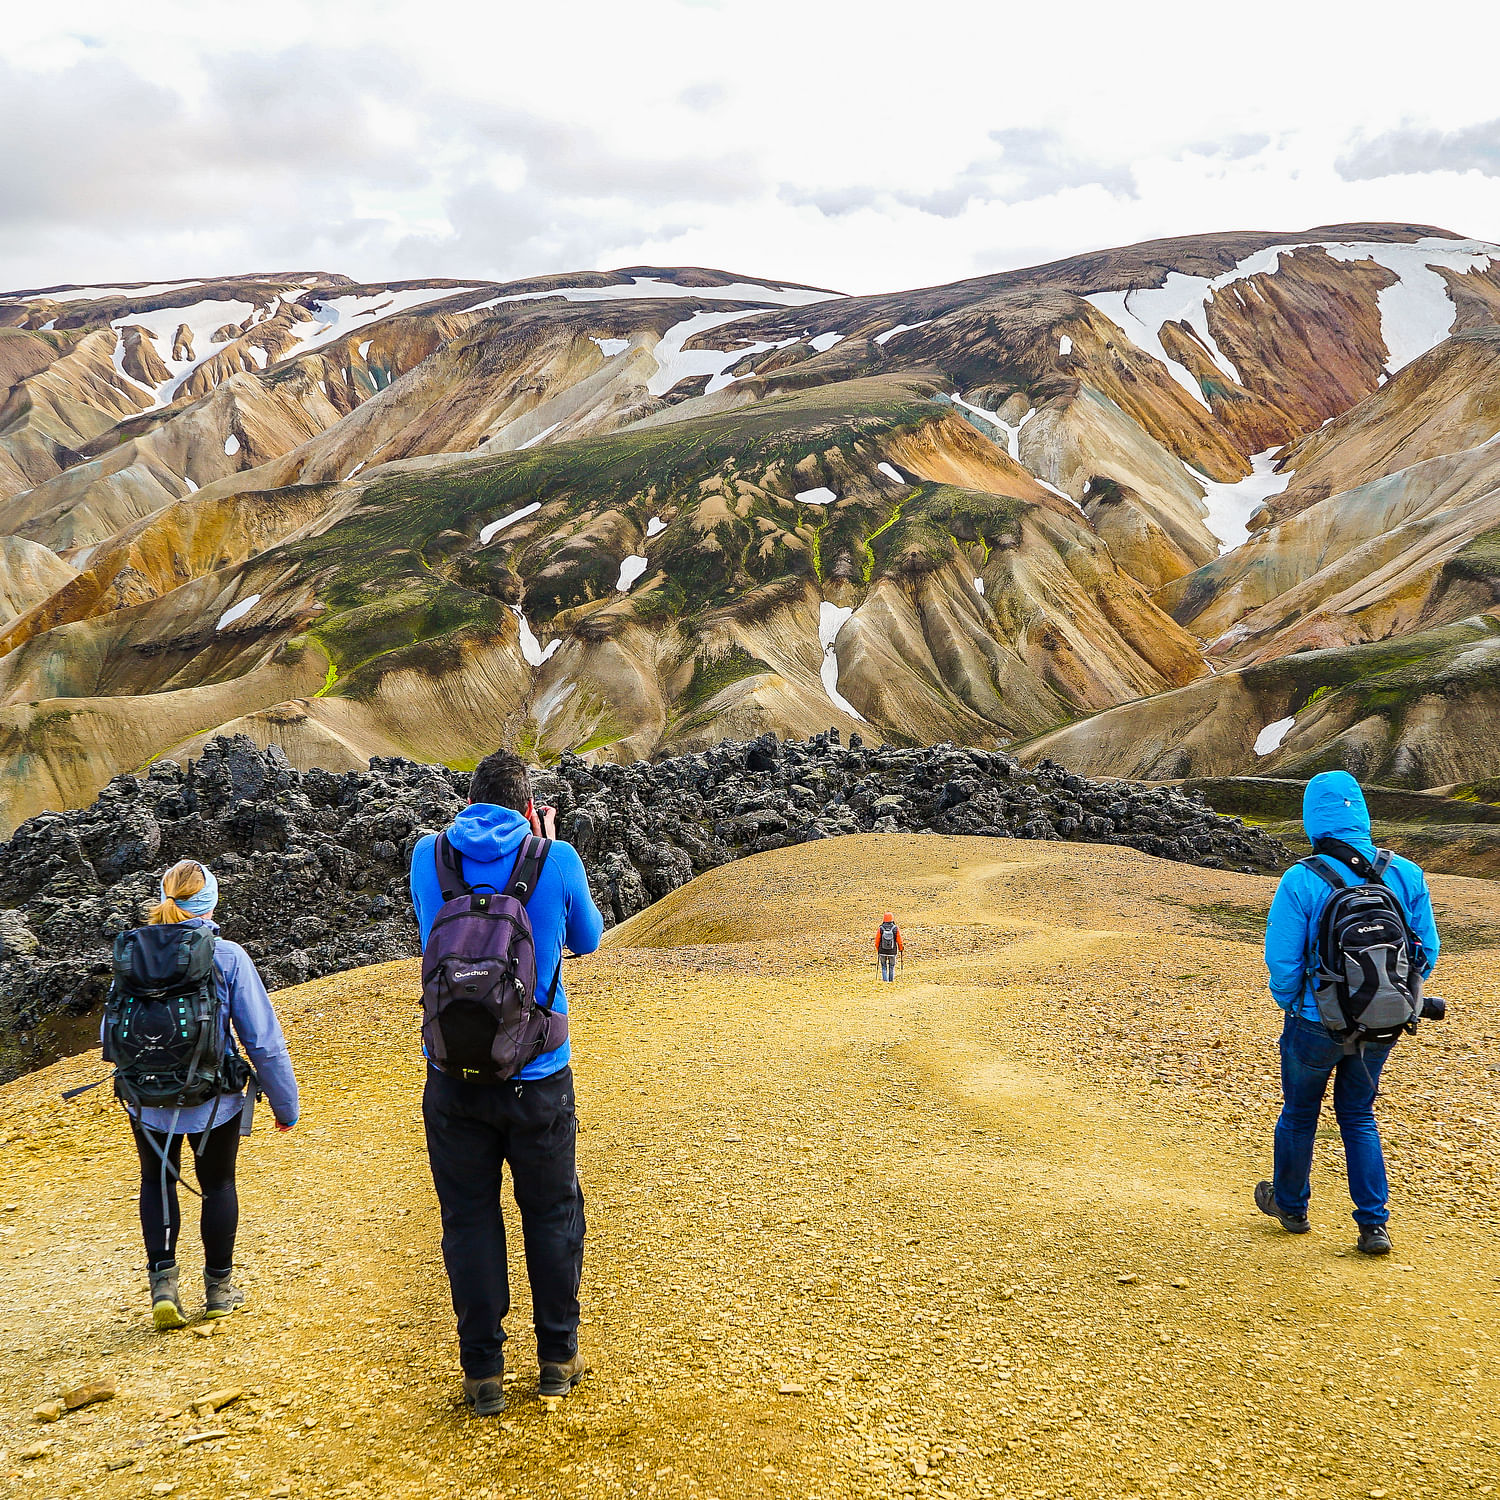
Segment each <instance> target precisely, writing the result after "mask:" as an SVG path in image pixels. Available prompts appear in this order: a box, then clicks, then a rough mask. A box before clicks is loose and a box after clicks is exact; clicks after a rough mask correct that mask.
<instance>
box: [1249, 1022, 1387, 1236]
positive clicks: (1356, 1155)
mask: <svg viewBox="0 0 1500 1500" xmlns="http://www.w3.org/2000/svg"><path fill="white" fill-rule="evenodd" d="M1390 1050H1391V1049H1390V1047H1389V1046H1385V1047H1366V1048H1365V1051H1364V1055H1363V1056H1362V1057H1361V1056H1360V1054H1359V1053H1357V1052H1356V1053H1354V1054H1353V1055H1352V1056H1348V1057H1346V1056H1345V1055H1344V1049H1343V1047H1342V1046H1341V1045H1340V1044H1339V1043H1338V1042H1336V1041H1334V1039H1333V1038H1332V1037H1331V1036H1329V1034H1328V1032H1327V1031H1326V1030H1324V1028H1323V1027H1322V1026H1321V1025H1319V1024H1318V1023H1317V1022H1316V1021H1307V1020H1304V1019H1303V1018H1302V1017H1301V1016H1297V1015H1293V1014H1292V1012H1290V1011H1288V1012H1287V1017H1286V1024H1285V1026H1284V1027H1283V1028H1282V1032H1281V1097H1282V1105H1281V1118H1280V1119H1279V1120H1277V1122H1276V1172H1275V1178H1274V1182H1273V1186H1274V1188H1275V1195H1276V1206H1277V1207H1278V1208H1279V1209H1281V1211H1282V1212H1283V1213H1287V1214H1293V1215H1302V1214H1305V1213H1306V1212H1307V1204H1308V1200H1309V1198H1311V1196H1312V1159H1313V1140H1314V1138H1315V1136H1316V1135H1317V1130H1318V1114H1319V1111H1320V1110H1321V1109H1322V1107H1323V1095H1324V1093H1325V1092H1326V1091H1327V1088H1328V1080H1329V1078H1330V1077H1331V1078H1332V1079H1333V1113H1334V1115H1335V1117H1336V1118H1337V1120H1338V1122H1339V1134H1340V1135H1342V1136H1343V1138H1344V1159H1345V1165H1346V1166H1347V1168H1348V1172H1349V1196H1350V1197H1351V1198H1352V1199H1353V1200H1354V1222H1355V1223H1356V1224H1384V1223H1385V1222H1386V1220H1387V1219H1388V1218H1390V1214H1389V1213H1388V1212H1387V1211H1386V1206H1385V1205H1386V1199H1387V1197H1388V1196H1389V1189H1388V1187H1387V1185H1386V1180H1385V1154H1384V1152H1382V1151H1381V1149H1380V1130H1379V1127H1378V1126H1377V1125H1376V1124H1375V1095H1376V1094H1377V1093H1378V1092H1379V1091H1380V1070H1381V1068H1383V1067H1384V1066H1385V1060H1386V1058H1387V1057H1388V1056H1389V1055H1390Z"/></svg>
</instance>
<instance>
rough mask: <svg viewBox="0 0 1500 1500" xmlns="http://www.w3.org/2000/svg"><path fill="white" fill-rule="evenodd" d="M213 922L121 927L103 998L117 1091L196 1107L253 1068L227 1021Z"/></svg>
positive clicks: (128, 1097) (232, 1089)
mask: <svg viewBox="0 0 1500 1500" xmlns="http://www.w3.org/2000/svg"><path fill="white" fill-rule="evenodd" d="M216 945H217V944H216V939H215V937H214V933H213V929H212V928H210V927H204V926H200V925H199V924H197V923H193V922H173V923H164V924H161V925H158V926H153V927H136V928H133V929H132V930H130V931H129V932H122V933H120V935H119V936H118V937H117V938H116V939H115V945H114V982H113V983H112V984H111V986H110V991H109V999H108V1000H107V1001H106V1002H105V1006H104V1060H105V1061H106V1062H112V1063H113V1064H114V1065H115V1074H114V1084H115V1093H116V1095H117V1096H118V1097H119V1098H120V1099H121V1101H122V1102H123V1103H124V1104H125V1105H126V1106H127V1107H130V1108H131V1109H133V1110H134V1111H137V1112H138V1111H139V1110H140V1108H141V1107H142V1106H143V1105H148V1106H149V1105H155V1106H159V1107H164V1108H168V1109H173V1108H179V1109H191V1108H192V1107H193V1106H194V1105H198V1104H206V1103H207V1102H208V1101H209V1100H210V1099H213V1098H216V1097H217V1096H219V1095H220V1094H227V1093H236V1092H238V1091H239V1090H240V1089H241V1088H243V1087H244V1085H245V1083H246V1081H247V1078H248V1074H249V1068H248V1067H247V1066H246V1064H245V1063H244V1061H243V1060H242V1059H241V1058H240V1057H239V1055H238V1054H237V1053H236V1052H235V1050H234V1047H233V1044H232V1042H231V1040H230V1038H229V1036H228V1035H227V1034H226V1033H227V1029H228V1028H227V1027H226V1026H225V1025H224V1021H223V1014H222V1010H223V1008H222V1006H221V1004H220V1001H219V993H218V987H217V985H216V983H215V980H214V949H215V947H216Z"/></svg>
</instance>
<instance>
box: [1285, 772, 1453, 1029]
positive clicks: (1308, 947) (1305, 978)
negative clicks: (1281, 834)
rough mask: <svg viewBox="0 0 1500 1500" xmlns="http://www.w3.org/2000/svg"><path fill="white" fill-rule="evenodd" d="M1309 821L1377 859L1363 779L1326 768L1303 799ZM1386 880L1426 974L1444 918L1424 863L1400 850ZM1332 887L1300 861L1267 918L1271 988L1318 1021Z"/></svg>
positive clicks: (1319, 832) (1315, 830) (1316, 833)
mask: <svg viewBox="0 0 1500 1500" xmlns="http://www.w3.org/2000/svg"><path fill="white" fill-rule="evenodd" d="M1302 826H1303V827H1304V828H1305V829H1306V830H1307V837H1308V839H1309V840H1310V841H1311V842H1312V843H1314V844H1316V843H1317V841H1318V840H1319V839H1320V838H1335V839H1342V840H1343V841H1344V842H1345V843H1346V844H1352V845H1353V846H1354V848H1356V849H1358V850H1359V852H1360V853H1361V854H1363V855H1365V856H1366V857H1367V858H1368V859H1374V858H1375V841H1374V838H1373V837H1372V836H1371V833H1370V810H1369V808H1368V807H1366V806H1365V794H1364V793H1363V792H1362V791H1360V789H1359V783H1358V782H1357V781H1356V780H1355V779H1354V778H1353V777H1352V776H1351V775H1350V774H1349V773H1348V772H1347V771H1324V772H1323V773H1322V775H1320V776H1314V777H1313V779H1312V780H1311V781H1309V782H1308V783H1307V790H1306V792H1305V793H1304V794H1303V797H1302ZM1329 862H1330V863H1331V864H1333V865H1334V866H1335V867H1336V868H1337V869H1339V870H1340V871H1342V872H1343V873H1344V875H1345V876H1346V877H1347V878H1348V879H1349V880H1351V881H1354V882H1356V883H1357V882H1358V880H1359V877H1358V876H1357V875H1356V874H1355V873H1354V871H1353V870H1351V869H1350V868H1349V867H1348V866H1347V865H1345V864H1343V863H1342V862H1341V861H1339V860H1336V859H1330V861H1329ZM1385 883H1386V885H1387V886H1389V887H1390V889H1391V890H1392V891H1393V892H1394V893H1395V896H1396V899H1397V900H1398V901H1399V902H1400V903H1401V906H1402V909H1403V910H1404V911H1405V912H1406V921H1407V925H1408V926H1409V927H1410V928H1411V930H1412V933H1413V935H1414V936H1415V937H1416V940H1417V954H1416V959H1417V963H1418V965H1419V966H1420V968H1421V971H1422V974H1423V976H1424V977H1425V976H1426V975H1428V974H1431V973H1432V966H1433V965H1434V964H1435V963H1436V962H1437V956H1438V946H1439V945H1438V933H1437V924H1436V923H1435V922H1434V921H1433V917H1432V897H1431V895H1430V894H1429V893H1428V890H1427V877H1426V876H1425V875H1424V874H1423V873H1422V867H1421V866H1420V865H1418V864H1413V863H1412V861H1411V860H1409V859H1402V858H1401V856H1400V855H1399V854H1398V855H1396V857H1395V858H1394V859H1392V861H1391V863H1390V867H1389V868H1388V869H1387V870H1386V872H1385ZM1332 895H1333V891H1332V889H1331V887H1330V886H1329V885H1328V883H1327V882H1326V881H1324V880H1323V879H1322V878H1321V877H1319V876H1318V875H1315V874H1314V873H1313V872H1312V871H1311V870H1309V869H1307V868H1306V867H1305V866H1304V865H1293V866H1292V868H1291V869H1290V870H1288V871H1287V872H1286V874H1285V875H1283V876H1282V877H1281V884H1280V885H1278V886H1277V887H1276V896H1275V899H1274V900H1272V902H1271V915H1270V919H1269V920H1268V921H1267V923H1266V968H1267V969H1268V970H1269V971H1270V975H1271V994H1272V996H1273V997H1274V998H1275V1001H1276V1003H1277V1004H1278V1005H1279V1006H1280V1007H1281V1008H1282V1009H1283V1010H1291V1009H1292V1008H1293V1006H1296V1013H1297V1014H1298V1015H1300V1016H1302V1017H1304V1018H1305V1019H1307V1020H1309V1021H1316V1020H1318V1002H1317V1001H1316V999H1314V997H1313V975H1314V973H1316V971H1317V953H1316V951H1315V950H1316V948H1317V943H1318V918H1319V917H1320V916H1322V914H1323V908H1324V907H1325V906H1327V904H1328V900H1329V898H1330V897H1331V896H1332Z"/></svg>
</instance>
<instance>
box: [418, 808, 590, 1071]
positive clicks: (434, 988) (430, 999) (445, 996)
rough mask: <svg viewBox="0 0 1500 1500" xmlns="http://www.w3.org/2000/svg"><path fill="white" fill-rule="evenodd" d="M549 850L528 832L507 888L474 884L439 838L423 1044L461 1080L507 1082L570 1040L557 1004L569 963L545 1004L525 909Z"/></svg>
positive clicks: (426, 956) (426, 954) (425, 961)
mask: <svg viewBox="0 0 1500 1500" xmlns="http://www.w3.org/2000/svg"><path fill="white" fill-rule="evenodd" d="M551 847H552V845H551V842H550V840H548V839H542V838H536V837H534V836H528V837H527V839H526V840H525V842H524V843H523V844H522V845H521V849H520V852H519V853H518V854H517V856H516V863H515V868H514V869H513V870H512V872H511V877H510V880H509V881H508V882H507V884H506V887H505V889H504V890H503V891H495V890H492V889H488V888H486V889H480V890H475V889H473V888H472V887H471V886H470V885H469V884H468V882H467V881H465V879H464V877H463V863H462V860H461V858H460V856H459V853H458V851H457V850H456V849H455V848H454V847H453V845H452V844H451V843H449V841H448V836H447V834H440V835H439V836H438V840H437V844H436V847H435V848H434V850H433V856H434V859H435V860H436V862H437V876H438V889H439V890H440V891H441V892H442V896H443V904H442V906H441V907H439V908H438V913H437V916H436V917H434V918H433V922H432V927H431V929H430V930H429V932H428V935H427V945H426V947H425V948H424V949H423V950H422V1043H423V1046H424V1048H425V1049H426V1052H427V1057H428V1059H429V1060H430V1061H431V1063H432V1064H433V1066H434V1067H436V1068H438V1069H440V1070H441V1071H442V1072H444V1073H449V1074H451V1075H452V1076H453V1077H455V1078H465V1079H468V1080H470V1081H471V1082H478V1083H500V1082H503V1081H504V1080H506V1079H508V1078H514V1077H515V1076H516V1075H517V1074H518V1073H519V1072H520V1071H521V1070H522V1069H523V1068H524V1067H526V1065H527V1064H528V1063H531V1062H534V1061H535V1060H536V1059H537V1058H538V1057H540V1056H541V1055H542V1054H543V1053H545V1052H551V1051H553V1050H554V1049H555V1048H557V1047H560V1046H562V1044H563V1042H564V1041H566V1040H567V1036H568V1018H567V1016H566V1015H564V1014H562V1013H561V1012H558V1011H555V1010H554V1009H553V1003H554V1001H555V1000H556V999H557V985H558V980H559V979H560V978H561V968H562V966H561V964H559V966H558V974H557V975H556V976H554V978H553V980H552V986H551V989H550V991H549V993H548V995H547V998H546V1000H545V1001H543V1000H542V998H541V997H540V996H539V995H538V994H537V978H536V940H535V937H534V935H533V933H532V930H531V918H530V917H529V916H528V915H527V912H526V903H527V902H528V901H529V900H530V899H531V896H532V894H533V893H534V892H535V890H536V887H537V882H538V881H539V880H540V879H541V874H542V870H543V868H544V867H545V866H546V863H547V855H548V854H549V852H550V851H551Z"/></svg>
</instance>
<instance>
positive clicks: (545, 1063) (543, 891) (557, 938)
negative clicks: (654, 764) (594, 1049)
mask: <svg viewBox="0 0 1500 1500" xmlns="http://www.w3.org/2000/svg"><path fill="white" fill-rule="evenodd" d="M530 832H531V824H530V823H528V822H527V821H526V818H525V817H524V816H523V815H522V814H521V813H518V812H514V811H513V810H512V809H510V808H508V807H497V806H496V805H495V804H494V803H491V802H471V803H470V804H469V806H468V807H466V808H464V810H463V811H462V812H461V813H459V815H458V816H457V817H456V818H455V819H454V820H453V826H452V827H451V828H450V829H449V830H448V842H449V843H451V844H452V845H453V847H454V848H455V849H457V850H458V852H459V854H460V855H462V856H463V871H464V879H465V880H467V881H468V882H469V884H470V885H471V886H474V887H476V888H477V887H480V886H491V887H493V888H494V889H495V890H497V891H501V890H504V889H505V886H506V883H507V882H508V881H509V880H510V877H511V872H512V871H513V870H514V869H515V864H516V856H517V855H518V854H519V853H520V852H521V844H522V842H523V841H524V840H525V838H526V836H527V835H528V834H529V833H530ZM436 846H437V835H436V834H435V833H433V834H429V835H428V836H427V837H426V838H425V839H421V840H419V841H418V843H417V847H416V849H415V850H413V851H412V857H411V902H412V905H413V906H414V907H415V908H416V913H417V926H418V927H419V928H420V929H421V933H422V946H423V947H424V948H425V947H426V946H427V934H428V933H429V932H430V931H431V930H432V923H433V918H435V917H436V916H437V914H438V911H439V909H440V908H441V907H442V904H443V893H442V890H441V889H440V888H439V886H438V875H437V852H436ZM526 915H527V916H528V917H530V918H531V933H532V937H533V938H534V939H535V942H536V983H537V990H538V992H539V993H540V994H541V995H542V996H543V997H545V996H546V995H547V994H548V993H549V992H550V990H551V988H552V981H553V978H554V977H556V979H557V999H556V1001H555V1002H554V1003H555V1004H556V1006H557V1009H558V1010H560V1011H562V1012H563V1013H564V1014H566V1012H567V1009H568V993H567V991H566V989H564V987H563V983H562V958H563V946H564V944H566V945H567V947H568V948H570V949H571V950H572V951H573V952H574V953H592V952H593V951H594V950H595V949H596V948H597V947H598V946H599V939H600V937H601V936H602V935H603V933H604V918H603V917H602V916H600V915H599V908H598V907H597V906H595V905H594V898H593V896H592V895H591V894H590V892H589V882H588V877H587V876H586V875H585V874H584V873H583V861H582V860H581V859H579V857H578V851H577V850H576V849H575V848H574V847H573V846H572V845H571V844H565V843H563V842H562V840H561V839H559V840H557V841H556V842H554V843H553V845H552V852H551V853H550V854H549V855H548V856H547V864H546V867H545V868H544V869H543V871H542V878H541V879H540V880H538V881H537V886H536V891H535V892H534V893H533V895H532V897H531V900H530V901H529V902H527V904H526ZM572 1055H573V1054H572V1048H571V1045H570V1044H569V1043H568V1042H564V1043H563V1044H562V1046H561V1047H554V1048H553V1049H552V1051H551V1052H544V1053H543V1054H542V1055H541V1056H540V1057H539V1058H537V1060H536V1061H535V1062H532V1063H528V1064H527V1065H526V1066H525V1067H524V1068H522V1069H521V1072H520V1075H519V1076H520V1077H521V1078H523V1079H525V1078H533V1079H535V1078H547V1077H550V1076H551V1075H552V1074H553V1073H556V1072H558V1071H559V1070H560V1069H562V1068H565V1067H567V1065H568V1063H569V1061H570V1060H571V1059H572Z"/></svg>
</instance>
